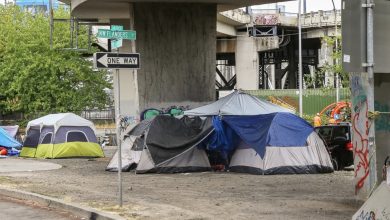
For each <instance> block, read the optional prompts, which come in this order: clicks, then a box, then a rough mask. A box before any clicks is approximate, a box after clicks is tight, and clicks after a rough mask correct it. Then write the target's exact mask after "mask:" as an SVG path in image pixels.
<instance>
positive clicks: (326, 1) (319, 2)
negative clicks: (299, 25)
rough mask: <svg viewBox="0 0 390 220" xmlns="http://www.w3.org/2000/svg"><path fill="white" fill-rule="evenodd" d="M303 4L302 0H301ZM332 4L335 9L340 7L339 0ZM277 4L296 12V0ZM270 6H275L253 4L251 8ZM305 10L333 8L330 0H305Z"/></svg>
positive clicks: (287, 10)
mask: <svg viewBox="0 0 390 220" xmlns="http://www.w3.org/2000/svg"><path fill="white" fill-rule="evenodd" d="M302 4H303V0H302ZM334 4H335V5H336V8H337V9H340V8H341V0H334ZM278 5H284V6H286V12H298V1H288V2H282V3H278ZM270 7H271V8H272V7H275V5H274V4H268V5H263V6H254V7H253V8H270ZM306 10H307V12H311V11H318V10H323V11H327V10H333V4H332V0H306Z"/></svg>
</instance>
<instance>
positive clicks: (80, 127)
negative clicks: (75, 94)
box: [20, 113, 104, 158]
mask: <svg viewBox="0 0 390 220" xmlns="http://www.w3.org/2000/svg"><path fill="white" fill-rule="evenodd" d="M26 133H27V136H26V139H25V141H24V143H23V148H22V151H21V153H20V156H21V157H37V158H69V157H104V154H103V150H102V149H101V147H100V145H99V144H98V143H97V138H96V135H95V126H94V124H93V123H92V122H91V121H88V120H86V119H84V118H82V117H80V116H77V115H75V114H73V113H60V114H50V115H46V116H44V117H41V118H38V119H35V120H33V121H30V122H29V123H28V124H27V128H26Z"/></svg>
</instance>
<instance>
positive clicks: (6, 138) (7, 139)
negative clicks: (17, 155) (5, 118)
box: [0, 128, 22, 148]
mask: <svg viewBox="0 0 390 220" xmlns="http://www.w3.org/2000/svg"><path fill="white" fill-rule="evenodd" d="M0 146H1V147H6V148H12V147H13V148H20V147H21V146H22V145H21V144H20V143H19V142H18V141H17V140H15V139H14V138H13V137H11V135H10V134H9V133H8V132H7V131H6V130H4V129H3V128H0Z"/></svg>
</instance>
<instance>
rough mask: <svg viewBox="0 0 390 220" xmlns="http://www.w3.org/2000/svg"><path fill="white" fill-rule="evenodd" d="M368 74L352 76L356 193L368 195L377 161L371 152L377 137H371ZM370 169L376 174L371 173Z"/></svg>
mask: <svg viewBox="0 0 390 220" xmlns="http://www.w3.org/2000/svg"><path fill="white" fill-rule="evenodd" d="M367 88H368V78H367V74H357V73H356V74H353V75H352V77H351V97H352V129H353V134H354V135H353V138H352V140H353V145H354V165H355V193H356V194H359V193H362V194H365V195H367V194H368V193H369V192H370V191H371V189H372V188H373V187H374V184H375V167H373V166H375V161H374V158H375V157H374V156H372V155H371V154H370V153H371V152H370V151H371V150H373V147H374V146H375V144H374V143H375V139H374V138H373V137H369V134H370V129H371V124H372V122H371V120H370V119H369V111H368V109H369V108H368V99H367ZM370 170H372V171H373V172H371V173H372V174H374V175H371V174H370Z"/></svg>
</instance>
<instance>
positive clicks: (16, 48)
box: [0, 5, 111, 117]
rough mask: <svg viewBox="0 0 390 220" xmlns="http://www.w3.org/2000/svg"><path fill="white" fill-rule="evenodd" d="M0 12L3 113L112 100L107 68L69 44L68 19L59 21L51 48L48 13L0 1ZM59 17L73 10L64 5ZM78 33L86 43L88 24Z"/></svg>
mask: <svg viewBox="0 0 390 220" xmlns="http://www.w3.org/2000/svg"><path fill="white" fill-rule="evenodd" d="M0 16H1V19H0V88H1V93H0V114H3V115H5V114H10V113H13V112H22V113H24V114H25V115H26V116H27V117H29V116H35V115H37V114H39V115H43V114H46V113H52V112H68V111H70V112H76V113H77V112H80V111H82V110H84V109H85V108H103V107H105V106H106V105H107V104H108V102H109V98H108V95H107V94H106V93H105V92H104V89H105V88H110V87H111V85H110V83H109V79H108V78H107V77H106V76H107V74H106V72H103V71H93V70H92V68H91V62H90V61H87V60H86V59H85V58H83V57H82V54H80V53H79V52H75V51H73V50H64V48H69V46H70V29H69V23H65V22H56V23H55V26H54V34H53V49H50V25H49V19H48V17H47V16H45V15H44V14H35V15H32V14H30V13H28V12H23V11H22V10H20V9H19V8H18V7H15V6H2V5H0ZM55 17H57V18H60V17H61V18H69V12H68V11H65V10H63V9H60V10H58V11H56V12H55ZM79 33H80V36H79V47H84V48H86V47H87V42H88V36H87V29H86V28H81V29H80V31H79ZM90 52H92V51H90Z"/></svg>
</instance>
